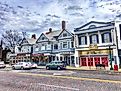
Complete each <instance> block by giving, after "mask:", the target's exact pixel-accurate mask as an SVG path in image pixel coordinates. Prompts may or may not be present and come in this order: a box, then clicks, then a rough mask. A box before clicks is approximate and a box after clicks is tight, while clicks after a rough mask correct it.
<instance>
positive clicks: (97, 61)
mask: <svg viewBox="0 0 121 91" xmlns="http://www.w3.org/2000/svg"><path fill="white" fill-rule="evenodd" d="M94 62H95V65H96V64H100V57H95V58H94Z"/></svg>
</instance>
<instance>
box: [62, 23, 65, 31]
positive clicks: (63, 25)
mask: <svg viewBox="0 0 121 91" xmlns="http://www.w3.org/2000/svg"><path fill="white" fill-rule="evenodd" d="M65 28H66V22H65V21H62V30H65Z"/></svg>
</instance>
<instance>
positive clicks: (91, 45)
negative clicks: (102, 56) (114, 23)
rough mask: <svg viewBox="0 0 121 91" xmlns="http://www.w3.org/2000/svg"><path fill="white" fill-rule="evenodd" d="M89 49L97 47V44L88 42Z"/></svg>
mask: <svg viewBox="0 0 121 91" xmlns="http://www.w3.org/2000/svg"><path fill="white" fill-rule="evenodd" d="M89 49H90V50H91V49H98V46H97V44H90V45H89Z"/></svg>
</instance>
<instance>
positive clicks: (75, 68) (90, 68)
mask: <svg viewBox="0 0 121 91" xmlns="http://www.w3.org/2000/svg"><path fill="white" fill-rule="evenodd" d="M66 68H67V69H68V70H91V71H97V70H98V71H111V72H121V69H118V71H114V70H105V69H100V68H98V69H96V67H72V66H67V67H66Z"/></svg>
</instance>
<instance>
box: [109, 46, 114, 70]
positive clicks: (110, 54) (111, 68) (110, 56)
mask: <svg viewBox="0 0 121 91" xmlns="http://www.w3.org/2000/svg"><path fill="white" fill-rule="evenodd" d="M110 47H111V46H110V45H109V58H110V66H111V67H110V70H113V66H112V53H111V48H110Z"/></svg>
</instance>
